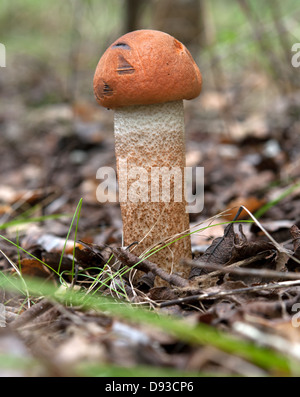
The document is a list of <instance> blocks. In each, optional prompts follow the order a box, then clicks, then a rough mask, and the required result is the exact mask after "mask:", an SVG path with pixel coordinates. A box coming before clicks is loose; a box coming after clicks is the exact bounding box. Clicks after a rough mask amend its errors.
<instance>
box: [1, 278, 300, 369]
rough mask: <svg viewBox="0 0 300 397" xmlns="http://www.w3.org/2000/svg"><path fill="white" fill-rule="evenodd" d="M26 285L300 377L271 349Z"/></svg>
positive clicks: (293, 364)
mask: <svg viewBox="0 0 300 397" xmlns="http://www.w3.org/2000/svg"><path fill="white" fill-rule="evenodd" d="M0 281H1V285H2V288H4V289H10V290H11V289H14V288H19V289H22V288H23V287H24V286H23V284H22V283H21V281H20V280H18V279H17V280H14V284H13V285H12V284H11V283H10V282H9V280H8V278H7V276H6V277H5V278H3V277H2V274H1V273H0ZM26 286H27V288H28V290H29V292H30V293H31V294H32V295H35V296H40V294H41V293H43V295H44V296H48V297H49V298H50V299H54V300H58V301H60V302H61V303H63V304H65V305H67V304H72V305H76V306H81V307H82V308H93V309H94V310H99V311H101V312H103V311H105V312H106V313H110V315H114V316H118V317H120V318H123V319H126V320H128V321H131V322H133V323H142V324H148V325H151V326H154V327H158V328H159V329H161V330H163V331H165V332H167V333H168V334H171V335H173V336H175V337H177V338H179V339H180V340H182V341H185V342H187V343H191V344H196V345H212V346H215V347H216V348H218V349H220V350H223V351H226V352H227V353H230V354H235V355H237V356H240V357H243V358H244V359H247V360H249V361H251V362H253V363H254V364H256V365H258V366H260V367H262V368H264V369H268V370H270V371H277V372H280V373H281V374H285V375H288V374H291V373H293V375H295V374H298V375H299V374H300V363H299V362H298V361H296V360H294V359H292V358H290V357H287V356H285V355H283V354H281V353H277V352H275V351H273V350H271V349H267V348H264V347H259V346H257V345H255V344H254V343H252V342H247V341H244V340H241V339H237V338H235V337H233V336H230V335H228V334H226V333H224V332H221V331H219V330H216V329H214V328H212V327H211V326H208V325H205V324H198V325H196V326H192V325H190V324H188V323H187V322H186V321H184V320H180V319H177V318H175V317H171V316H167V315H164V314H161V313H160V314H158V313H156V312H152V311H146V310H144V309H141V308H137V307H133V306H132V305H130V304H128V303H121V302H120V301H115V300H113V299H110V298H109V297H103V296H98V297H96V296H92V295H90V294H89V295H86V294H85V293H84V292H83V291H74V290H70V289H66V290H65V292H64V294H59V295H57V294H56V291H57V289H56V287H55V286H53V285H52V284H50V283H47V282H45V283H44V284H43V285H41V283H40V281H36V280H34V279H27V280H26Z"/></svg>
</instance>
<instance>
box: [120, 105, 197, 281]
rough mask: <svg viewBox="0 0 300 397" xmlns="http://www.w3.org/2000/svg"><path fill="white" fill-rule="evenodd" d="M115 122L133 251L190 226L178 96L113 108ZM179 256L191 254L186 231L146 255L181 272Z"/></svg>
mask: <svg viewBox="0 0 300 397" xmlns="http://www.w3.org/2000/svg"><path fill="white" fill-rule="evenodd" d="M114 126H115V151H116V159H117V173H118V181H119V199H120V205H121V213H122V220H123V238H124V245H126V246H127V245H130V244H132V243H134V242H136V241H138V242H139V244H138V245H137V246H135V248H134V253H135V254H137V255H141V254H142V253H144V252H145V251H147V250H149V249H151V248H153V247H155V246H157V245H158V244H159V243H161V242H164V241H165V240H166V239H169V238H171V240H170V241H172V240H176V238H178V237H179V236H178V234H180V233H182V232H184V231H187V232H188V230H189V215H188V213H187V212H186V206H187V203H186V200H185V197H184V196H185V187H184V168H185V136H184V114H183V101H182V100H180V101H174V102H167V103H162V104H151V105H134V106H128V107H121V108H116V109H115V117H114ZM163 245H164V244H162V245H160V246H159V247H162V246H163ZM181 258H191V241H190V237H189V236H186V237H183V238H181V239H180V240H178V241H176V242H174V243H172V244H170V245H168V246H167V247H165V248H163V249H161V250H160V251H159V252H157V253H155V254H153V255H152V256H151V259H150V260H151V261H152V262H155V263H157V264H158V265H159V266H160V267H161V268H163V269H164V270H165V271H166V272H168V273H176V274H178V275H180V276H182V277H185V278H186V277H187V276H188V273H189V268H188V267H186V266H184V265H182V264H180V263H179V262H180V259H181ZM155 285H156V286H160V285H164V282H163V281H162V280H156V283H155Z"/></svg>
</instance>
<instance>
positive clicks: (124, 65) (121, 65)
mask: <svg viewBox="0 0 300 397" xmlns="http://www.w3.org/2000/svg"><path fill="white" fill-rule="evenodd" d="M118 61H119V62H118V67H117V73H118V74H133V73H134V72H135V69H134V67H133V66H132V65H131V64H130V63H129V62H128V61H127V60H126V59H125V58H124V57H123V55H119V59H118Z"/></svg>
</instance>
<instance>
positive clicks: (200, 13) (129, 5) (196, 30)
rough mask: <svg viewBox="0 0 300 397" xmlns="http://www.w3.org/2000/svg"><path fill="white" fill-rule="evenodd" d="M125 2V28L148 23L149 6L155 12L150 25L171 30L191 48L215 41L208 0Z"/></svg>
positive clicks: (130, 0) (154, 27) (163, 29)
mask: <svg viewBox="0 0 300 397" xmlns="http://www.w3.org/2000/svg"><path fill="white" fill-rule="evenodd" d="M125 6H126V8H125V14H126V15H125V16H126V18H125V27H124V30H125V32H129V31H132V30H136V29H143V28H144V27H145V24H144V21H143V16H144V11H145V9H146V7H147V8H148V9H149V8H150V14H151V15H152V23H151V28H152V29H157V30H161V31H163V32H166V33H169V34H171V35H172V36H174V37H176V38H177V39H178V40H180V41H181V42H182V43H183V44H185V45H186V46H187V47H188V48H189V49H190V50H191V52H193V48H195V51H197V49H199V47H202V48H203V47H205V46H207V45H209V43H211V42H212V41H213V36H214V32H213V31H212V30H211V29H210V27H211V23H210V22H211V21H209V18H208V10H207V6H208V3H207V0H126V2H125ZM147 26H148V23H147Z"/></svg>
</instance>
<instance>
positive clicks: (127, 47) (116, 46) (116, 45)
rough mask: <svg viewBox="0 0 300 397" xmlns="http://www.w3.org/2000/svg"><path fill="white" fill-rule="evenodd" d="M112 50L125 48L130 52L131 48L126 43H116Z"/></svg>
mask: <svg viewBox="0 0 300 397" xmlns="http://www.w3.org/2000/svg"><path fill="white" fill-rule="evenodd" d="M112 48H123V50H130V49H131V48H130V46H129V45H128V44H126V43H116V44H114V45H113V46H112Z"/></svg>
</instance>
